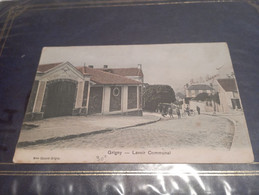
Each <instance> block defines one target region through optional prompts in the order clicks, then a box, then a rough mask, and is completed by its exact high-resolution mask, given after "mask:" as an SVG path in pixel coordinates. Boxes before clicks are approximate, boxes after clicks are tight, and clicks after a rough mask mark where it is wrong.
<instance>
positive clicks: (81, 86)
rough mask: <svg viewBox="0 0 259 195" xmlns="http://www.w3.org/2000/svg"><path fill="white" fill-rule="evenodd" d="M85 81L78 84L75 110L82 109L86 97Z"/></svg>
mask: <svg viewBox="0 0 259 195" xmlns="http://www.w3.org/2000/svg"><path fill="white" fill-rule="evenodd" d="M83 92H84V81H79V82H78V84H77V94H76V103H75V108H81V107H82V102H83V95H84V93H83Z"/></svg>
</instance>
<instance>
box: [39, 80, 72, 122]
mask: <svg viewBox="0 0 259 195" xmlns="http://www.w3.org/2000/svg"><path fill="white" fill-rule="evenodd" d="M76 86H77V82H76V81H73V80H67V79H66V80H64V79H62V80H54V81H49V82H48V83H47V86H46V91H45V96H44V103H43V105H44V108H43V109H44V118H49V117H57V116H69V115H72V111H73V108H74V104H75V99H76Z"/></svg>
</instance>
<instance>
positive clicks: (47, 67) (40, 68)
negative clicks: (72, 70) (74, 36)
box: [37, 62, 63, 73]
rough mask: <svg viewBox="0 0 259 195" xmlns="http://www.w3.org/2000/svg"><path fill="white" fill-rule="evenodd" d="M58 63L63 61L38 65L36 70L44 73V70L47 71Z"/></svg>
mask: <svg viewBox="0 0 259 195" xmlns="http://www.w3.org/2000/svg"><path fill="white" fill-rule="evenodd" d="M60 64H63V62H59V63H52V64H42V65H39V66H38V69H37V71H39V72H42V73H44V72H46V71H48V70H50V69H52V68H54V67H56V66H58V65H60Z"/></svg>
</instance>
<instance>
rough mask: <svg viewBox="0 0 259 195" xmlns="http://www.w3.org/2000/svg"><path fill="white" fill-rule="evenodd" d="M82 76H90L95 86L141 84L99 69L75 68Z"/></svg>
mask: <svg viewBox="0 0 259 195" xmlns="http://www.w3.org/2000/svg"><path fill="white" fill-rule="evenodd" d="M76 68H77V69H78V70H79V71H81V72H82V73H83V74H88V75H90V79H91V80H92V81H93V82H95V83H97V84H108V85H109V84H118V85H119V84H121V85H126V84H132V85H133V84H134V85H136V84H141V82H138V81H135V80H133V79H129V78H127V77H125V76H121V75H118V74H113V73H110V72H105V71H102V70H101V69H95V68H89V67H76Z"/></svg>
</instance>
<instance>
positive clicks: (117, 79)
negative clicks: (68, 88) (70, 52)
mask: <svg viewBox="0 0 259 195" xmlns="http://www.w3.org/2000/svg"><path fill="white" fill-rule="evenodd" d="M60 64H63V62H59V63H52V64H42V65H39V67H38V72H41V73H45V72H46V71H48V70H50V69H52V68H54V67H56V66H58V65H60ZM75 68H77V69H78V70H79V71H80V72H82V73H83V74H84V75H89V76H90V79H91V80H92V81H93V82H95V83H97V84H108V85H109V84H118V85H126V84H131V85H137V84H141V82H139V81H135V80H133V79H129V78H127V77H125V76H135V73H136V70H135V69H137V70H139V69H138V68H123V69H116V70H115V72H117V73H118V74H116V73H111V72H106V71H103V70H102V69H95V68H89V67H75ZM111 70H114V69H111ZM140 71H141V70H140ZM119 73H120V74H119ZM131 73H132V74H131ZM133 73H134V74H133ZM121 74H124V75H121ZM125 74H131V75H125ZM141 74H143V73H142V71H141Z"/></svg>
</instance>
